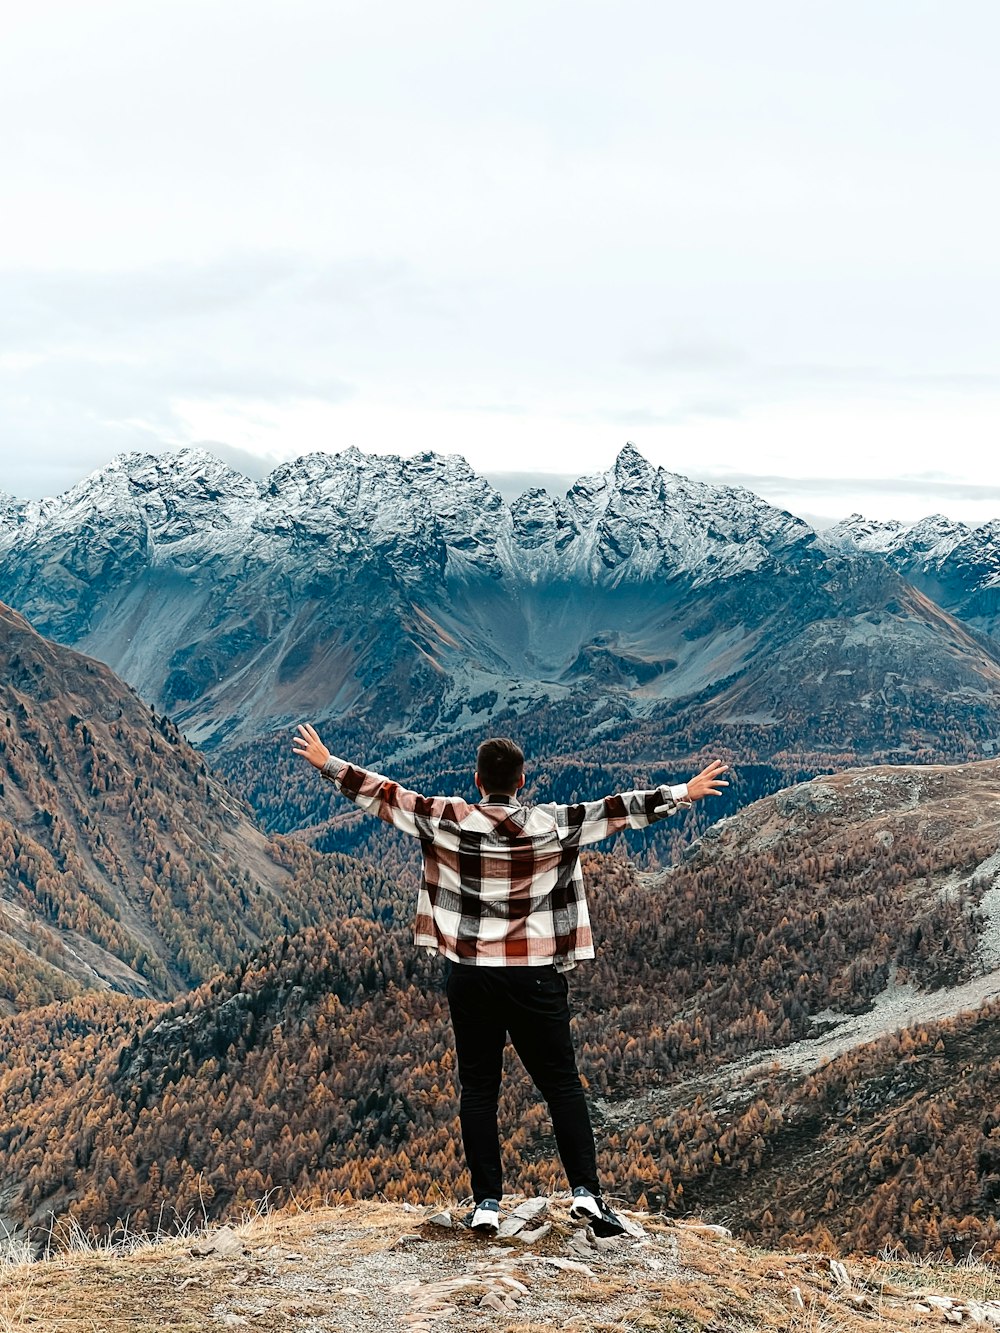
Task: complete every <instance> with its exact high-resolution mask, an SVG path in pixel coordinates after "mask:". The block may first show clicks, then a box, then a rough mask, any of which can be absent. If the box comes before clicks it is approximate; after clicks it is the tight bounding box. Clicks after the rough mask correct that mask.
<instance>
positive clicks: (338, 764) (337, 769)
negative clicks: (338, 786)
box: [320, 754, 347, 782]
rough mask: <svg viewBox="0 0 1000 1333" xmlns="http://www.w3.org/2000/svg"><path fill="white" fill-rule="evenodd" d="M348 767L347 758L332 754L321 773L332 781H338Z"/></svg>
mask: <svg viewBox="0 0 1000 1333" xmlns="http://www.w3.org/2000/svg"><path fill="white" fill-rule="evenodd" d="M346 767H347V762H346V761H345V760H343V759H338V758H337V756H336V755H333V754H332V755H331V756H330V758H329V759H328V760H327V761H326V763H325V764H324V765H323V767H322V768H321V769H320V773H321V774H322V775H323V777H324V778H327V779H328V780H329V781H330V782H336V781H337V779H338V778H339V777H340V775H341V773H343V771H344V769H345V768H346Z"/></svg>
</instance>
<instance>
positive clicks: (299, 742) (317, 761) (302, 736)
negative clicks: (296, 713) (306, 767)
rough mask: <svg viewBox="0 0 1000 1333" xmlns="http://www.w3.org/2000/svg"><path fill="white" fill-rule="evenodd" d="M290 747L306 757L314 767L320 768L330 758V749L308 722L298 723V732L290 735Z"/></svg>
mask: <svg viewBox="0 0 1000 1333" xmlns="http://www.w3.org/2000/svg"><path fill="white" fill-rule="evenodd" d="M292 749H293V750H294V751H295V753H296V754H299V755H301V756H302V758H303V759H308V760H309V762H310V764H312V765H313V767H314V768H322V767H323V765H324V764H325V763H326V761H327V760H328V759H329V758H330V751H329V750H328V749H327V748H326V746H325V745H324V744H323V742H322V741H321V740H320V738H319V735H318V734H317V731H316V728H315V727H311V726H310V725H309V723H308V722H300V723H299V734H298V735H297V736H293V737H292Z"/></svg>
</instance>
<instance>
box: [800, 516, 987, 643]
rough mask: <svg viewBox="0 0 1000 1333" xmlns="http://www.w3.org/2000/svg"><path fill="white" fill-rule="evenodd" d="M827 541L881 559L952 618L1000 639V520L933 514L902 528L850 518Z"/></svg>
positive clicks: (836, 547)
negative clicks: (962, 519)
mask: <svg viewBox="0 0 1000 1333" xmlns="http://www.w3.org/2000/svg"><path fill="white" fill-rule="evenodd" d="M823 539H824V544H826V545H828V546H829V547H830V549H833V550H838V551H849V552H853V551H870V552H873V553H875V554H877V555H880V556H882V557H883V558H884V559H885V560H886V561H888V563H889V564H890V565H891V566H892V568H893V569H896V570H898V571H899V572H900V573H901V574H902V575H903V576H904V577H905V578H906V579H907V580H908V581H909V582H911V583H912V584H914V586H915V587H917V588H919V589H920V590H921V592H923V593H925V594H926V596H928V597H930V598H931V599H932V600H933V601H935V602H937V603H938V604H939V605H940V606H942V607H944V608H945V610H947V611H949V612H951V614H952V615H954V616H957V617H958V618H959V619H960V620H962V621H963V622H965V623H967V624H968V625H970V626H971V627H972V628H974V629H976V630H979V631H981V632H982V633H984V634H988V635H990V636H991V637H992V638H994V639H996V638H998V637H1000V520H996V519H993V520H991V521H989V522H987V523H981V524H979V525H972V524H968V523H959V522H956V521H955V520H953V519H950V518H946V517H945V516H944V515H943V514H932V515H930V516H929V517H927V518H922V519H920V520H919V522H916V523H899V522H878V521H876V520H872V519H866V518H864V517H863V516H862V515H861V514H852V515H851V516H850V517H849V518H846V519H844V520H843V521H842V522H840V523H837V524H835V525H834V526H833V527H831V528H829V529H828V530H827V531H826V532H825V533H824V534H823Z"/></svg>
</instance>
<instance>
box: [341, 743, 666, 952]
mask: <svg viewBox="0 0 1000 1333" xmlns="http://www.w3.org/2000/svg"><path fill="white" fill-rule="evenodd" d="M322 774H323V777H324V778H326V779H328V780H329V781H330V782H332V783H333V784H334V785H335V786H336V788H337V790H338V791H339V792H340V793H341V794H342V795H343V796H346V797H347V798H348V799H349V800H351V801H353V802H354V803H355V805H358V806H360V807H361V809H362V810H365V811H367V812H368V813H369V814H373V815H377V816H378V817H379V818H380V819H383V820H385V822H386V823H387V824H392V825H393V826H394V827H395V828H398V829H401V830H402V831H403V832H404V833H409V834H412V835H413V836H414V837H417V838H419V839H420V847H421V851H422V853H423V870H424V873H423V878H422V881H421V885H420V891H419V894H418V896H417V916H416V921H415V924H414V942H415V943H416V944H418V945H421V946H423V947H424V948H426V949H429V950H431V951H432V952H434V953H441V954H444V956H445V957H446V958H450V959H451V960H452V961H453V962H456V963H474V964H478V965H481V966H484V967H509V966H517V965H523V966H540V965H543V964H547V963H553V964H555V966H556V968H557V969H558V970H559V971H561V972H564V971H568V970H569V968H571V967H575V966H576V964H577V962H578V960H579V959H581V958H593V956H594V941H593V936H592V934H591V930H590V916H589V913H588V911H587V898H586V894H585V891H584V886H583V872H582V870H581V868H580V848H581V846H583V845H584V844H585V843H591V842H599V841H600V840H601V839H602V838H608V837H610V836H611V834H613V833H618V832H619V831H620V830H621V829H625V828H634V829H641V828H646V827H647V826H648V825H649V824H652V823H655V821H656V820H658V819H663V818H664V817H665V816H666V815H669V814H672V813H673V812H674V811H675V810H677V809H679V808H685V809H686V808H688V807H689V806H690V804H691V803H690V801H688V800H687V799H686V797H687V788H686V786H684V785H683V784H682V785H681V786H678V787H654V788H653V789H652V790H650V791H627V792H622V793H621V794H619V795H617V796H605V797H604V798H603V799H602V800H599V801H583V802H579V803H577V804H574V805H556V804H555V803H550V804H545V805H535V806H530V807H528V806H523V805H521V804H520V803H519V802H518V801H517V799H516V798H515V797H504V798H502V800H493V799H488V800H485V801H483V802H482V803H480V804H476V805H469V804H468V803H467V802H466V801H464V800H462V798H461V797H459V796H421V795H419V793H417V792H414V791H408V790H407V789H406V788H405V787H401V786H400V785H399V783H398V782H393V781H391V780H390V779H389V778H386V777H383V776H382V775H381V774H380V773H372V772H370V771H369V770H368V769H364V768H358V767H357V766H356V765H354V764H349V763H347V762H345V760H343V759H337V758H333V757H331V758H330V759H329V760H328V761H327V763H326V764H325V765H324V766H323V769H322Z"/></svg>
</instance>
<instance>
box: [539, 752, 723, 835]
mask: <svg viewBox="0 0 1000 1333" xmlns="http://www.w3.org/2000/svg"><path fill="white" fill-rule="evenodd" d="M728 772H729V766H728V764H724V763H723V762H722V760H721V759H713V760H712V762H711V763H710V764H709V765H708V767H707V768H704V769H702V771H701V772H700V773H699V774H698V775H697V776H696V777H693V778H691V779H690V780H689V781H688V782H687V783H683V784H681V786H680V787H667V786H664V787H653V788H652V789H651V790H649V791H625V792H619V793H618V795H616V796H605V797H604V798H603V799H602V800H599V801H581V802H579V803H578V804H576V805H562V806H557V808H556V814H557V819H558V821H559V824H560V825H561V826H562V827H564V828H565V829H566V831H567V833H568V834H569V835H570V836H571V837H572V838H573V839H574V841H577V842H579V843H581V844H583V843H587V842H600V840H601V839H602V838H609V837H611V835H612V834H613V833H620V832H621V830H622V829H626V828H634V829H641V828H647V827H648V826H649V825H650V824H654V823H655V822H656V821H657V820H658V819H664V818H665V817H666V816H667V815H672V814H673V813H674V811H675V810H687V809H689V808H690V806H691V804H692V803H693V802H694V801H700V800H702V799H703V798H704V797H705V796H720V795H721V794H722V789H723V788H724V787H728V786H729V783H728V782H726V781H725V779H724V777H723V774H724V773H728Z"/></svg>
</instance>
